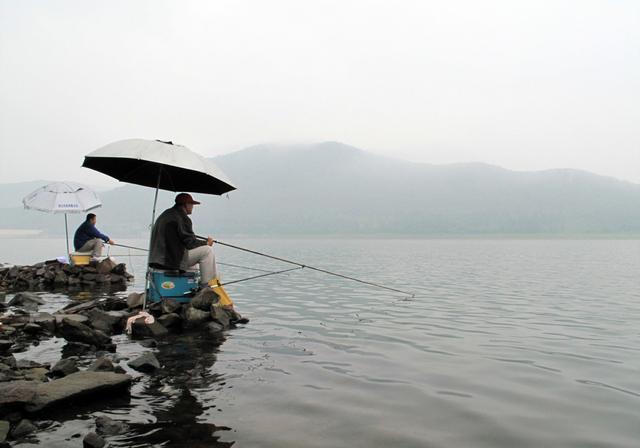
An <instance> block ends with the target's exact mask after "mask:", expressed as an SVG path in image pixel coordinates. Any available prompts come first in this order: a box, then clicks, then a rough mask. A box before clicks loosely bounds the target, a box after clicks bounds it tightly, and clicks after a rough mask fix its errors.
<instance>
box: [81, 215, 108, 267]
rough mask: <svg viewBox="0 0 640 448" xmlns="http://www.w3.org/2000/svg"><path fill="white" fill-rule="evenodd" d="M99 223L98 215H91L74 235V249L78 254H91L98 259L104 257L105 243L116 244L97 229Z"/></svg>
mask: <svg viewBox="0 0 640 448" xmlns="http://www.w3.org/2000/svg"><path fill="white" fill-rule="evenodd" d="M97 221H98V218H97V217H96V215H95V214H93V213H89V214H88V215H87V219H86V220H85V221H84V222H83V223H82V224H80V227H78V229H77V230H76V233H75V234H74V235H73V247H74V248H75V250H76V252H91V256H92V257H94V258H97V257H99V256H101V255H102V248H103V247H104V243H109V244H115V242H114V241H113V240H112V239H111V238H109V237H108V236H107V235H105V234H103V233H101V232H100V231H99V230H98V229H97V228H96V222H97Z"/></svg>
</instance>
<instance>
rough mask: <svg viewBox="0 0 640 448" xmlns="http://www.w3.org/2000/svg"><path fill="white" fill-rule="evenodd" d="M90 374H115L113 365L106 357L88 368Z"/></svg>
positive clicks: (97, 360)
mask: <svg viewBox="0 0 640 448" xmlns="http://www.w3.org/2000/svg"><path fill="white" fill-rule="evenodd" d="M87 370H88V371H90V372H113V371H114V367H113V363H112V362H111V360H110V359H109V358H106V357H104V356H102V357H100V358H98V359H96V360H95V361H94V362H93V363H92V364H91V365H90V366H89V367H88V368H87Z"/></svg>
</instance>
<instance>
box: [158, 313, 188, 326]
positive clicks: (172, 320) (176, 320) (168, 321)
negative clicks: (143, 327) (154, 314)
mask: <svg viewBox="0 0 640 448" xmlns="http://www.w3.org/2000/svg"><path fill="white" fill-rule="evenodd" d="M158 323H159V324H160V325H162V326H163V327H165V328H168V329H173V328H180V327H181V326H182V318H181V317H180V316H179V315H178V314H176V313H171V314H163V315H162V316H160V317H159V318H158Z"/></svg>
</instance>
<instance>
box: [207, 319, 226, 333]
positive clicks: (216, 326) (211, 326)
mask: <svg viewBox="0 0 640 448" xmlns="http://www.w3.org/2000/svg"><path fill="white" fill-rule="evenodd" d="M205 328H206V329H207V332H208V333H209V334H217V333H220V332H222V331H224V330H225V327H224V326H223V325H222V324H220V323H219V322H215V321H214V322H207V325H206V326H205Z"/></svg>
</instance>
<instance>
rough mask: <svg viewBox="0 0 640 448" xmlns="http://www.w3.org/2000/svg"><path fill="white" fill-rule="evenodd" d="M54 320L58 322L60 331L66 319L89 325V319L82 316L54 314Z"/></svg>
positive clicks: (57, 327) (57, 326)
mask: <svg viewBox="0 0 640 448" xmlns="http://www.w3.org/2000/svg"><path fill="white" fill-rule="evenodd" d="M54 318H55V320H56V329H59V328H60V327H61V326H62V321H63V320H65V319H67V320H72V321H74V322H78V323H81V324H87V323H89V318H88V317H87V316H84V315H82V314H54Z"/></svg>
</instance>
